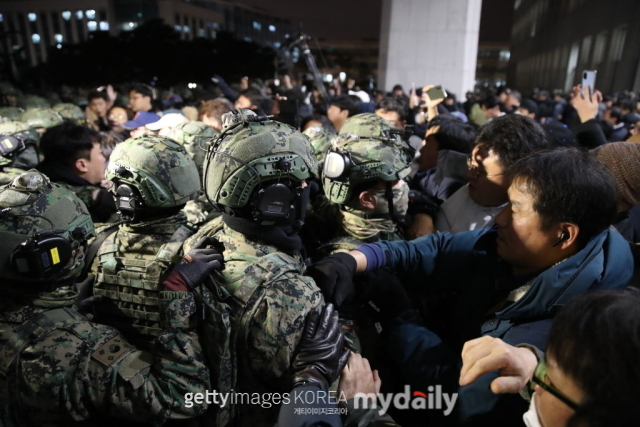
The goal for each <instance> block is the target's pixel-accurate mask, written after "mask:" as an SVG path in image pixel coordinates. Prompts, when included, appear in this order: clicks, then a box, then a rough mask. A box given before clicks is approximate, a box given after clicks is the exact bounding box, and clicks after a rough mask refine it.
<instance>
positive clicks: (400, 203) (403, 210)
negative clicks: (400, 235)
mask: <svg viewBox="0 0 640 427" xmlns="http://www.w3.org/2000/svg"><path fill="white" fill-rule="evenodd" d="M391 192H392V193H393V209H394V210H395V211H396V213H397V214H399V215H400V216H402V217H404V216H405V215H406V214H407V211H408V210H409V186H408V185H407V183H406V182H404V181H400V183H399V184H398V185H396V186H395V187H394V188H392V189H391ZM373 196H374V197H375V200H376V207H375V209H374V210H373V213H374V214H386V213H389V202H388V201H387V190H379V191H376V192H374V193H373Z"/></svg>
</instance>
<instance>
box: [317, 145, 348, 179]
mask: <svg viewBox="0 0 640 427" xmlns="http://www.w3.org/2000/svg"><path fill="white" fill-rule="evenodd" d="M353 165H354V163H353V161H352V160H351V157H350V156H349V154H348V153H347V152H345V151H343V150H340V149H339V148H331V149H330V150H329V152H328V153H327V155H326V156H325V158H324V168H323V171H322V172H323V174H324V176H325V177H326V178H329V179H333V180H336V181H344V180H346V178H347V177H349V174H350V172H351V168H352V167H353Z"/></svg>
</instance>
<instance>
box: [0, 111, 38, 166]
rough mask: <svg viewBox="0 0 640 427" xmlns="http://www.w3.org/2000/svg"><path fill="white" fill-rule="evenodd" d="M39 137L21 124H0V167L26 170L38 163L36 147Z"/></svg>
mask: <svg viewBox="0 0 640 427" xmlns="http://www.w3.org/2000/svg"><path fill="white" fill-rule="evenodd" d="M39 139H40V137H39V135H38V133H37V132H36V131H34V130H33V129H29V128H28V127H27V125H25V124H24V123H22V122H5V123H0V166H9V165H13V166H14V167H16V168H19V169H23V170H28V169H31V168H34V167H36V165H37V164H38V163H39V158H38V151H37V149H36V148H35V146H37V144H38V141H39Z"/></svg>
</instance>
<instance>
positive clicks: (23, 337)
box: [0, 307, 87, 377]
mask: <svg viewBox="0 0 640 427" xmlns="http://www.w3.org/2000/svg"><path fill="white" fill-rule="evenodd" d="M86 321H87V319H86V318H84V317H83V316H82V315H81V314H79V313H77V312H75V311H73V310H70V309H68V308H66V307H63V308H56V309H54V310H49V311H45V312H44V313H40V314H38V315H35V316H33V317H32V318H31V319H29V320H27V321H26V322H24V323H22V324H21V325H20V326H18V327H16V328H15V329H14V334H13V335H12V336H11V338H10V339H9V340H8V341H7V342H6V343H5V345H4V346H3V347H2V348H1V349H0V377H6V376H7V371H8V369H9V367H10V366H11V364H12V363H13V362H14V360H15V359H16V357H18V356H19V355H20V353H21V352H22V351H23V350H24V349H25V347H27V346H28V345H29V344H30V343H31V342H32V341H34V340H36V339H38V338H39V337H41V336H42V335H46V334H48V333H49V332H51V331H52V330H54V329H68V328H69V326H71V325H73V324H76V323H81V322H86Z"/></svg>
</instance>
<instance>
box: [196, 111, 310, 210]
mask: <svg viewBox="0 0 640 427" xmlns="http://www.w3.org/2000/svg"><path fill="white" fill-rule="evenodd" d="M250 113H251V112H250V111H249V110H233V111H231V112H229V113H225V114H223V115H222V122H223V123H224V124H226V125H227V127H226V128H225V129H224V130H223V132H222V133H220V134H219V135H218V136H216V137H215V138H214V140H213V141H212V147H211V148H210V149H209V152H208V153H207V158H206V159H205V162H204V180H203V181H204V187H205V192H206V194H207V197H208V198H209V200H210V201H211V202H212V203H217V204H219V205H222V206H227V207H229V208H231V209H237V208H242V207H245V206H246V205H247V204H248V203H249V200H250V198H251V196H252V194H253V192H254V191H255V190H256V189H257V188H259V187H260V185H261V183H263V182H266V181H274V180H279V179H287V178H288V179H290V180H292V181H302V180H305V179H307V178H309V177H311V176H312V175H315V174H316V169H317V161H316V158H315V157H314V156H313V149H312V147H311V143H310V141H309V139H308V138H307V137H306V136H304V135H302V134H301V133H300V132H298V131H297V130H296V129H294V128H293V127H291V126H289V125H286V124H284V123H280V122H276V121H273V120H269V119H267V118H266V117H258V116H256V115H255V114H250Z"/></svg>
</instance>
